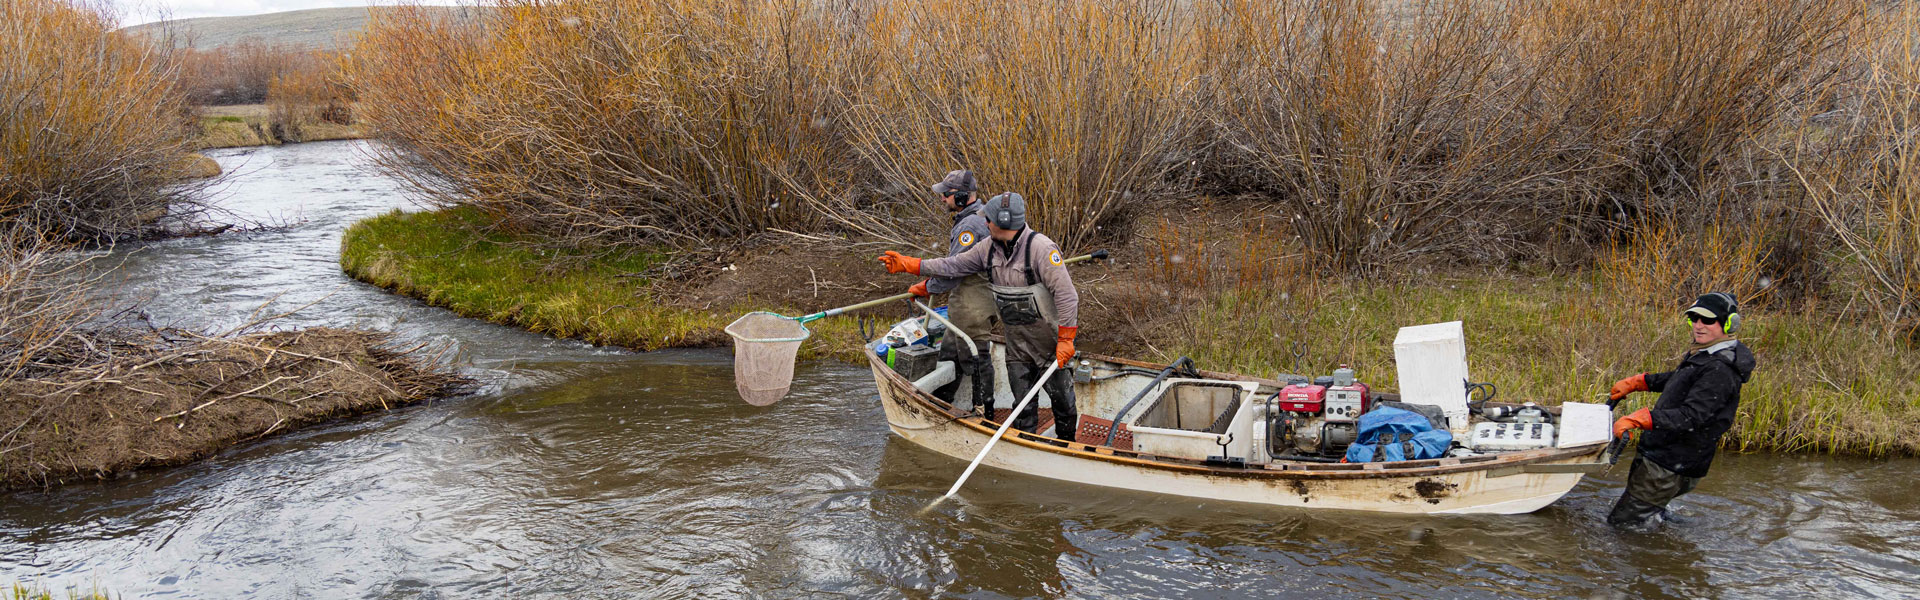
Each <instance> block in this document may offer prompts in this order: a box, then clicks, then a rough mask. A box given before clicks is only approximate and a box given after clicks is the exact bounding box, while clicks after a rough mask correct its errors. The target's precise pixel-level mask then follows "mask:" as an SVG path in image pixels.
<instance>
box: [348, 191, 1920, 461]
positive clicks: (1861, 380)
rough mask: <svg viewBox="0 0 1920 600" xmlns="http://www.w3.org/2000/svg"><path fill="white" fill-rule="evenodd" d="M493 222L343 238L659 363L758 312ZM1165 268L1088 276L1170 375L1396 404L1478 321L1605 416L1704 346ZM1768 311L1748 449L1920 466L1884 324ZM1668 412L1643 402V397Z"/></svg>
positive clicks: (1911, 388) (368, 253)
mask: <svg viewBox="0 0 1920 600" xmlns="http://www.w3.org/2000/svg"><path fill="white" fill-rule="evenodd" d="M485 223H486V219H485V218H484V217H483V216H481V215H480V214H479V213H478V212H477V211H473V210H471V209H453V210H448V211H441V212H429V213H415V214H400V213H395V214H391V215H387V216H382V217H378V218H375V219H371V220H368V221H363V222H361V223H359V224H356V225H355V226H354V227H352V228H351V229H349V230H348V233H347V235H346V237H345V239H344V240H343V242H342V246H343V247H342V265H343V266H344V267H345V268H346V270H347V271H348V272H349V273H351V274H353V275H354V276H355V277H358V278H360V279H363V280H366V281H370V282H373V283H376V284H378V285H381V286H384V287H388V288H391V289H394V290H396V291H399V292H400V293H402V294H406V295H409V296H413V297H417V298H422V299H425V300H426V301H428V302H430V303H432V304H435V305H439V306H445V307H448V308H451V309H453V310H455V311H456V312H459V313H461V314H463V315H467V316H472V317H477V318H483V319H487V320H490V321H494V322H497V323H505V324H510V325H516V326H520V327H525V328H528V329H532V330H535V331H540V332H543V333H549V334H553V335H559V336H564V337H574V338H580V339H585V340H588V341H591V342H595V343H602V344H613V345H620V346H626V347H632V348H641V349H654V348H666V347H704V346H714V345H722V344H724V343H725V339H724V337H723V336H721V335H720V334H719V328H720V327H723V326H725V324H726V323H727V322H729V321H730V320H731V319H732V318H733V317H735V316H737V315H739V314H741V313H742V312H744V311H746V310H748V308H749V305H750V304H751V302H740V303H738V305H737V306H734V307H733V308H731V309H728V310H719V309H711V308H706V309H703V308H701V307H699V306H697V305H695V306H687V305H685V303H683V302H674V301H672V300H671V299H665V298H663V295H660V294H657V293H655V292H649V291H648V290H647V287H646V286H645V284H644V277H634V276H633V275H634V274H636V273H646V272H647V270H648V269H649V268H650V267H652V266H654V265H656V264H658V261H659V259H660V256H659V255H657V254H651V253H648V252H644V251H639V252H630V253H602V254H598V255H593V254H589V253H585V252H576V253H567V254H564V255H559V254H555V253H554V251H552V250H548V251H546V252H547V253H546V254H542V253H541V251H539V250H532V249H528V248H530V246H529V247H521V246H516V245H515V243H516V242H517V241H522V240H516V238H515V237H514V236H509V235H505V234H500V233H486V232H484V231H483V229H482V226H483V225H484V224H485ZM849 253H850V254H862V253H860V252H858V251H849ZM1152 253H1153V251H1152V249H1150V248H1131V249H1123V250H1121V251H1120V254H1121V255H1122V256H1133V257H1147V258H1148V260H1143V261H1134V264H1132V265H1131V266H1126V267H1120V268H1119V270H1118V271H1111V270H1109V271H1101V272H1089V273H1088V274H1087V275H1086V276H1085V277H1084V278H1083V281H1084V283H1083V284H1082V285H1083V287H1082V294H1083V299H1085V301H1086V302H1087V303H1086V304H1085V305H1083V311H1082V319H1083V323H1085V325H1086V326H1085V327H1084V329H1085V330H1086V331H1084V332H1083V334H1082V343H1081V349H1082V350H1085V351H1090V352H1097V353H1103V354H1116V355H1123V356H1132V357H1139V358H1148V359H1152V360H1171V359H1172V358H1175V357H1178V356H1181V355H1186V356H1191V357H1193V358H1194V359H1195V360H1196V361H1197V362H1198V363H1199V364H1200V365H1202V366H1203V367H1205V368H1209V369H1219V370H1224V371H1233V372H1241V373H1247V374H1252V375H1272V374H1275V373H1281V372H1286V373H1318V374H1326V373H1330V372H1332V370H1333V369H1334V368H1336V367H1337V366H1339V365H1340V364H1350V365H1353V366H1354V367H1355V368H1356V369H1357V370H1358V372H1359V373H1360V375H1361V376H1362V378H1363V379H1365V380H1367V381H1369V382H1371V383H1373V384H1375V385H1377V386H1381V387H1384V388H1386V389H1392V388H1394V387H1396V382H1395V378H1396V377H1395V369H1394V365H1393V362H1392V352H1393V338H1394V335H1395V334H1396V333H1397V331H1398V328H1400V327H1402V326H1406V325H1414V324H1420V323H1431V322H1440V321H1452V320H1460V321H1464V322H1465V323H1466V328H1467V343H1468V351H1469V363H1470V365H1471V368H1472V372H1473V375H1474V379H1475V380H1477V381H1489V382H1493V383H1494V384H1496V385H1497V386H1498V387H1499V390H1500V397H1501V398H1502V399H1507V400H1515V401H1521V400H1528V401H1536V402H1540V403H1542V404H1548V405H1554V404H1559V403H1561V402H1566V401H1594V400H1595V399H1596V398H1597V397H1598V395H1599V394H1601V393H1603V392H1605V390H1606V388H1607V387H1608V386H1609V385H1610V384H1611V383H1612V382H1613V381H1614V380H1616V379H1619V378H1621V377H1625V376H1627V375H1630V374H1633V373H1639V372H1643V371H1661V370H1666V369H1670V368H1672V366H1673V365H1674V364H1676V362H1677V359H1678V358H1679V356H1680V354H1681V353H1682V352H1684V351H1685V350H1686V341H1685V328H1684V327H1683V323H1684V322H1683V321H1682V320H1681V318H1680V317H1679V316H1678V315H1679V307H1677V306H1676V307H1671V309H1656V308H1649V307H1647V305H1645V304H1644V303H1640V302H1636V301H1633V300H1629V299H1626V298H1624V297H1623V296H1621V295H1620V294H1616V293H1609V292H1607V290H1608V289H1610V284H1608V283H1607V282H1606V281H1605V280H1604V276H1602V275H1600V274H1590V273H1580V274H1558V275H1554V274H1535V275H1504V274H1468V275H1451V276H1433V277H1429V278H1425V279H1422V280H1419V281H1417V282H1411V283H1409V282H1401V283H1368V282H1364V281H1359V280H1354V279H1346V278H1315V277H1310V276H1303V275H1289V274H1286V273H1268V274H1265V275H1264V276H1262V277H1260V278H1259V280H1260V281H1262V282H1269V281H1275V280H1278V281H1280V282H1282V285H1280V286H1277V287H1276V286H1270V285H1265V284H1261V285H1240V284H1237V283H1234V282H1231V281H1226V282H1223V281H1217V280H1202V279H1196V278H1195V276H1194V273H1196V272H1201V271H1205V270H1206V269H1202V268H1197V267H1196V266H1195V265H1192V264H1187V265H1173V267H1172V268H1168V267H1167V266H1164V265H1156V264H1154V260H1152V258H1151V255H1152ZM862 257H863V256H862ZM862 257H856V261H855V262H851V263H846V265H847V266H844V267H841V268H839V269H838V270H835V271H832V272H828V271H825V270H822V271H821V272H818V273H811V274H810V275H811V276H813V277H816V278H821V279H834V280H842V281H847V280H883V281H885V282H887V283H888V284H889V285H891V284H892V283H900V284H904V283H906V281H907V280H905V279H900V280H898V281H895V280H894V279H888V278H887V277H885V276H883V275H880V274H879V273H878V272H877V268H874V267H871V266H867V265H864V264H863V263H861V262H859V261H858V260H857V259H858V258H862ZM868 260H869V261H870V259H868ZM562 265H565V266H562ZM821 268H822V269H825V268H826V267H825V266H822V267H821ZM1214 270H1217V271H1224V270H1226V267H1217V268H1215V269H1214ZM1096 273H1098V275H1096ZM751 276H752V275H749V277H751ZM744 283H746V284H748V285H749V287H751V284H752V283H753V282H752V281H747V282H744ZM767 285H768V286H773V285H791V284H772V283H768V284H767ZM875 295H880V294H875ZM823 308H824V307H823ZM781 312H783V313H785V314H797V313H798V312H801V311H781ZM1748 312H1749V314H1748V315H1747V323H1748V325H1747V330H1746V331H1744V332H1742V338H1743V339H1744V340H1745V341H1746V342H1747V343H1748V344H1749V345H1751V346H1752V347H1753V348H1754V349H1755V352H1756V353H1757V354H1758V355H1759V358H1760V361H1761V363H1760V369H1759V371H1758V372H1757V374H1756V375H1755V376H1754V379H1753V381H1752V382H1751V383H1749V384H1748V385H1747V386H1746V387H1745V388H1744V390H1743V396H1742V403H1741V410H1740V414H1739V416H1738V419H1737V421H1736V424H1735V428H1734V430H1733V432H1732V434H1730V435H1729V436H1728V437H1727V445H1728V447H1730V448H1734V449H1739V450H1745V451H1788V452H1833V453H1844V454H1857V455H1866V456H1909V455H1915V454H1920V382H1916V381H1915V378H1914V377H1913V376H1912V374H1913V373H1915V372H1920V360H1916V358H1920V357H1916V356H1915V355H1914V353H1913V352H1911V351H1910V350H1908V349H1907V348H1905V347H1904V346H1903V345H1901V344H1899V343H1896V342H1893V341H1892V340H1891V339H1890V338H1888V337H1886V336H1885V335H1884V334H1883V333H1881V332H1880V331H1879V330H1878V329H1877V328H1875V327H1874V326H1873V324H1871V323H1861V322H1851V321H1845V320H1836V319H1831V318H1827V317H1824V316H1819V315H1816V314H1803V313H1798V312H1785V313H1769V312H1765V311H1760V310H1749V311H1748ZM814 325H815V326H816V327H814V328H815V330H816V336H815V337H814V339H813V341H812V342H811V345H810V346H809V348H808V352H809V353H810V354H814V355H819V354H821V353H822V352H836V351H837V352H838V353H841V354H842V355H845V354H846V353H847V349H848V348H850V347H851V346H852V343H851V342H852V341H853V340H855V339H857V338H855V337H853V332H852V329H853V326H852V323H851V321H849V320H827V321H821V322H816V323H815V324H814ZM822 333H824V334H825V335H821V334H822ZM836 345H837V346H838V347H834V346H836ZM1296 350H1297V351H1298V354H1297V355H1296V354H1295V352H1296ZM1653 400H1654V396H1653V395H1652V394H1639V395H1637V396H1636V397H1635V398H1634V400H1633V402H1634V403H1636V404H1639V405H1645V404H1647V403H1651V402H1652V401H1653Z"/></svg>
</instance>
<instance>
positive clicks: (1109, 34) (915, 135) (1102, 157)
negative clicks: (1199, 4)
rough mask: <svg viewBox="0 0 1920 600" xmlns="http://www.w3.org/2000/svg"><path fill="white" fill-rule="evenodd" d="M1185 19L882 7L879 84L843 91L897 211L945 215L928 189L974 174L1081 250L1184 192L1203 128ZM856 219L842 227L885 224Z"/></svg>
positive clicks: (1150, 11)
mask: <svg viewBox="0 0 1920 600" xmlns="http://www.w3.org/2000/svg"><path fill="white" fill-rule="evenodd" d="M1186 4H1187V3H1185V2H1179V1H1176V0H1143V1H1132V2H1110V1H1088V0H1037V1H1031V2H1007V1H1003V0H919V1H907V2H888V3H882V4H881V5H879V6H877V7H876V8H875V9H874V11H873V13H872V14H871V15H868V16H867V18H866V19H864V21H863V22H864V24H865V27H866V29H865V30H864V31H863V32H862V33H863V34H864V36H865V39H866V40H868V43H869V44H871V49H870V52H871V54H870V61H871V62H870V63H867V64H863V65H860V67H861V71H862V72H865V73H869V75H868V76H866V77H862V78H860V79H859V80H858V81H857V83H858V84H859V85H858V87H855V88H853V89H850V90H847V91H846V94H847V95H848V98H849V101H848V104H849V106H850V107H851V112H850V114H849V117H848V122H849V124H850V128H851V129H852V131H853V132H854V135H853V138H852V140H853V144H854V147H855V148H856V149H858V151H859V153H860V154H861V156H863V157H865V158H866V159H867V160H868V161H869V164H871V165H872V166H873V168H874V169H875V170H876V171H877V173H878V175H879V177H880V178H881V179H882V181H883V182H884V185H885V187H886V188H887V189H891V190H897V191H896V193H895V194H894V195H893V196H892V198H896V199H902V198H903V199H906V200H908V201H909V203H910V205H912V206H918V207H923V208H925V207H933V206H935V205H934V204H932V203H931V202H928V201H927V200H926V191H925V190H926V185H927V184H928V183H930V182H933V181H937V180H939V179H940V177H941V176H942V175H944V174H945V173H946V172H947V171H948V170H950V169H955V168H962V167H965V168H970V169H973V170H975V171H976V172H977V174H978V176H979V181H980V185H981V186H982V188H983V189H982V193H983V194H985V195H991V194H996V193H999V192H1002V191H1014V192H1019V193H1020V194H1022V195H1023V196H1025V197H1026V199H1027V213H1028V219H1029V220H1030V221H1031V222H1032V223H1034V224H1035V227H1036V228H1038V229H1040V230H1042V231H1045V232H1047V234H1048V235H1049V236H1052V237H1053V238H1054V239H1055V240H1057V241H1059V242H1060V243H1061V244H1062V245H1064V246H1067V247H1069V248H1075V247H1085V246H1087V245H1088V244H1091V243H1092V242H1093V241H1094V239H1095V238H1096V236H1098V235H1100V234H1101V231H1100V228H1101V227H1102V226H1103V225H1105V224H1107V223H1108V222H1109V221H1111V220H1113V219H1114V218H1115V217H1117V216H1121V215H1123V214H1124V213H1125V212H1126V211H1127V209H1129V208H1131V207H1134V206H1139V205H1142V204H1145V203H1149V202H1159V201H1163V200H1166V199H1169V198H1174V197H1180V196H1183V195H1184V194H1185V192H1186V190H1185V189H1183V185H1182V182H1181V180H1180V179H1179V178H1178V173H1180V172H1182V171H1184V170H1186V169H1187V167H1188V166H1189V165H1190V163H1191V161H1192V160H1193V158H1194V157H1195V153H1196V148H1197V146H1198V144H1199V143H1200V140H1199V139H1198V138H1197V137H1196V135H1195V134H1196V133H1197V132H1199V131H1200V129H1201V125H1202V119H1203V117H1204V115H1203V114H1202V113H1201V112H1200V111H1199V110H1197V106H1198V101H1199V100H1200V98H1201V94H1200V93H1199V86H1198V85H1196V84H1197V83H1198V80H1197V79H1196V76H1197V74H1198V73H1197V70H1196V68H1197V67H1198V65H1199V62H1200V56H1199V50H1200V46H1199V45H1198V44H1197V43H1196V40H1195V39H1194V38H1193V36H1192V35H1191V33H1192V23H1191V22H1190V21H1189V19H1188V15H1186V14H1185V13H1184V12H1183V11H1184V9H1183V6H1184V5H1186ZM846 208H847V209H846V210H835V211H832V212H831V213H830V214H833V215H869V216H871V215H873V214H875V213H873V212H872V211H859V210H853V208H854V206H851V205H849V206H847V207H846ZM937 221H938V220H936V219H930V218H920V219H913V220H911V221H909V223H913V224H919V223H936V222H937ZM941 231H942V232H944V229H942V230H941Z"/></svg>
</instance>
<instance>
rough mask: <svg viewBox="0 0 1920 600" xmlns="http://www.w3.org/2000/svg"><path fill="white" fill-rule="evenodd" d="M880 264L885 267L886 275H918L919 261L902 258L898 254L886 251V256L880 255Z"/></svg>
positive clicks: (911, 258) (909, 257)
mask: <svg viewBox="0 0 1920 600" xmlns="http://www.w3.org/2000/svg"><path fill="white" fill-rule="evenodd" d="M880 262H881V263H882V264H885V265H887V272H888V273H912V274H915V275H919V274H920V259H918V258H914V257H911V256H904V255H902V254H900V253H899V252H894V251H892V250H888V251H887V253H886V254H882V255H880Z"/></svg>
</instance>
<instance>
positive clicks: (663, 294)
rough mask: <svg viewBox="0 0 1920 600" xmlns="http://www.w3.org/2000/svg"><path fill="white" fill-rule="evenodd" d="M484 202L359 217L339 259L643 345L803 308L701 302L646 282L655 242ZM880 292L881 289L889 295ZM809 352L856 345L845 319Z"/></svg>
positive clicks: (520, 321) (615, 342)
mask: <svg viewBox="0 0 1920 600" xmlns="http://www.w3.org/2000/svg"><path fill="white" fill-rule="evenodd" d="M488 222H489V221H488V219H486V218H485V217H484V216H483V215H481V214H480V213H479V211H477V210H474V209H470V208H458V209H451V210H444V211H435V212H423V213H401V212H398V211H395V212H393V213H391V214H387V215H383V216H380V217H375V218H372V219H367V220H365V221H361V222H359V223H356V224H354V225H353V226H352V227H350V228H348V229H347V232H346V234H345V235H344V236H342V238H341V240H340V266H341V268H343V269H345V270H346V272H347V273H348V274H349V275H352V276H353V277H354V278H356V279H360V280H361V281H366V282H368V283H372V284H374V285H378V286H381V287H384V288H388V289H391V290H394V291H396V292H399V293H401V294H403V295H407V296H412V297H415V298H419V299H421V300H424V301H426V302H427V303H428V304H432V305H434V306H440V307H444V308H447V309H450V310H452V311H454V312H456V313H459V314H461V315H463V316H467V317H472V318H476V319H484V320H487V321H491V322H494V323H500V324H504V325H512V326H515V327H521V328H525V329H528V330H532V331H536V332H539V333H544V334H548V335H553V336H558V337H566V338H575V339H580V340H585V341H587V342H590V343H594V344H603V345H611V346H622V347H626V348H634V349H639V350H656V349H661V348H687V347H714V346H722V345H726V344H727V337H726V335H725V333H724V332H722V331H721V329H722V328H724V327H726V325H727V324H728V323H730V322H732V321H733V319H735V318H737V317H739V315H741V314H745V313H746V312H748V311H752V310H772V311H774V312H778V313H780V314H787V315H799V314H805V313H810V312H815V311H818V310H823V309H826V308H830V306H818V307H806V308H796V307H793V306H782V305H778V304H759V303H755V302H754V301H752V300H748V299H743V298H738V297H735V298H717V299H713V300H711V301H705V302H698V303H695V302H694V301H693V299H691V298H686V297H675V296H674V295H673V294H672V293H671V292H668V291H665V290H663V289H656V288H654V287H652V286H651V285H650V283H651V277H650V269H652V268H653V267H655V266H656V265H659V264H661V263H662V261H663V260H664V259H665V258H666V256H665V255H664V254H662V253H661V252H659V251H657V250H654V249H649V248H598V249H585V250H553V249H549V248H541V247H536V246H533V245H531V244H528V243H526V242H528V241H529V240H528V239H527V238H523V237H522V236H516V235H512V234H508V233H502V232H498V231H489V230H487V228H486V224H487V223H488ZM882 295H884V294H882ZM808 328H809V329H811V330H813V332H814V335H813V338H812V339H811V340H810V341H809V342H808V344H807V345H806V346H804V347H803V348H802V350H801V353H802V354H801V355H802V356H803V357H818V356H822V355H826V354H832V353H839V354H841V355H843V356H844V355H850V351H849V350H848V348H847V346H848V345H849V344H848V343H847V342H848V341H850V340H857V339H858V338H857V336H855V335H854V331H855V329H856V326H855V325H854V323H853V321H851V320H848V319H835V320H823V321H815V322H813V323H811V324H809V325H808Z"/></svg>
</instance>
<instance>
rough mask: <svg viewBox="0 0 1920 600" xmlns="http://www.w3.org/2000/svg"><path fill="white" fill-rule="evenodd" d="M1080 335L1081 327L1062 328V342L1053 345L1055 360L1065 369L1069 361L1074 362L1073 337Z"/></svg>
mask: <svg viewBox="0 0 1920 600" xmlns="http://www.w3.org/2000/svg"><path fill="white" fill-rule="evenodd" d="M1079 333H1080V328H1079V327H1061V328H1060V341H1059V342H1056V343H1055V344H1054V345H1053V359H1054V360H1056V361H1058V362H1057V363H1055V364H1058V365H1060V366H1061V367H1062V368H1064V367H1066V366H1067V361H1069V360H1073V336H1075V335H1078V334H1079Z"/></svg>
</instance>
